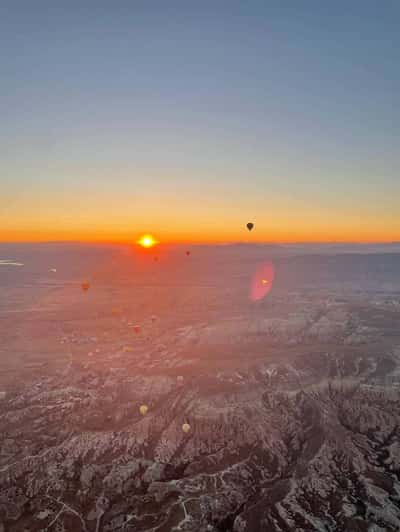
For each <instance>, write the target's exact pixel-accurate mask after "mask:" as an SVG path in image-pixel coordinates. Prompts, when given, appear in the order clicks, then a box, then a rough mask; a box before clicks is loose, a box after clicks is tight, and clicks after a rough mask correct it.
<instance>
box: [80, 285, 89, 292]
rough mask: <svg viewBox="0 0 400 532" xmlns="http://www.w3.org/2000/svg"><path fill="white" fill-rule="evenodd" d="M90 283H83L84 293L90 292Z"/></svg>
mask: <svg viewBox="0 0 400 532" xmlns="http://www.w3.org/2000/svg"><path fill="white" fill-rule="evenodd" d="M89 287H90V283H82V284H81V288H82V290H83V291H84V292H87V291H88V290H89Z"/></svg>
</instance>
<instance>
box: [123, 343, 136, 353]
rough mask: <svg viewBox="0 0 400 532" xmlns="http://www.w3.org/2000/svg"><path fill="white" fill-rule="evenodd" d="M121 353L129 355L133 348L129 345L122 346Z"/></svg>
mask: <svg viewBox="0 0 400 532" xmlns="http://www.w3.org/2000/svg"><path fill="white" fill-rule="evenodd" d="M122 351H123V352H124V353H130V352H131V351H133V348H132V347H131V346H130V345H124V347H123V348H122Z"/></svg>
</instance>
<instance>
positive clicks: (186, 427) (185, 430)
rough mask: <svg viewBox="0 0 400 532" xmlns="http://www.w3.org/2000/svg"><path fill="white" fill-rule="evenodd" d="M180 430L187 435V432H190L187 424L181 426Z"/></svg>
mask: <svg viewBox="0 0 400 532" xmlns="http://www.w3.org/2000/svg"><path fill="white" fill-rule="evenodd" d="M182 430H183V432H185V433H186V434H187V433H188V432H189V430H190V425H189V423H184V424H183V425H182Z"/></svg>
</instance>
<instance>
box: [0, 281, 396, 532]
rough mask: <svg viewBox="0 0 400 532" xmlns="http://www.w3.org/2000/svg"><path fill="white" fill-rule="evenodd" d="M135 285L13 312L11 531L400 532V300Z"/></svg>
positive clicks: (5, 427) (6, 492)
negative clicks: (153, 292) (254, 295)
mask: <svg viewBox="0 0 400 532" xmlns="http://www.w3.org/2000/svg"><path fill="white" fill-rule="evenodd" d="M132 290H133V291H134V293H135V294H136V301H135V305H140V309H141V310H140V312H141V314H140V315H141V320H140V321H138V320H137V319H135V318H137V313H136V314H135V313H134V312H133V310H132V309H131V308H130V307H129V306H127V303H126V300H123V298H122V300H120V301H118V302H116V301H115V298H113V306H112V308H111V307H110V305H109V302H108V298H107V297H105V298H104V299H103V296H102V295H101V294H103V292H101V289H100V288H99V295H98V296H97V295H96V296H91V297H93V298H94V299H93V301H92V302H91V303H90V305H94V307H92V306H90V307H89V306H88V307H85V305H86V304H87V303H86V302H85V301H86V300H85V301H84V302H83V303H82V300H78V299H76V301H75V300H74V301H72V302H71V301H70V300H68V299H66V296H65V294H64V292H62V297H61V293H60V292H58V291H56V292H54V293H53V292H50V293H47V297H46V298H45V299H43V300H40V302H38V303H36V304H37V305H38V306H37V307H36V308H39V310H40V308H41V307H40V305H43V310H42V311H41V312H38V311H35V312H33V311H32V310H30V311H29V312H26V313H23V319H22V318H21V319H18V321H17V323H16V325H17V327H15V328H14V329H12V330H11V329H10V328H9V327H6V326H5V324H6V323H7V324H9V323H10V322H9V319H10V316H9V312H7V313H3V314H2V315H1V317H2V319H3V320H5V321H3V328H2V339H3V345H2V351H3V352H4V351H5V347H7V345H8V346H9V349H14V348H15V346H17V345H22V344H19V343H18V342H20V341H21V340H20V337H19V336H18V337H17V336H16V334H17V333H16V332H15V331H17V330H19V331H20V333H21V335H22V336H23V338H24V339H25V340H26V338H27V337H28V338H29V339H30V342H31V343H32V344H34V346H36V349H37V350H38V349H39V348H38V347H37V346H41V345H42V344H41V343H40V342H41V336H43V334H46V335H47V339H51V342H53V343H52V344H51V349H53V350H54V353H56V352H59V353H60V355H59V357H58V359H57V360H54V361H48V363H47V364H46V365H45V364H44V363H43V359H40V358H38V357H39V354H38V351H35V357H36V358H35V357H33V354H32V353H31V352H30V351H29V349H28V347H29V346H25V349H26V351H27V353H31V354H30V357H31V358H29V357H28V355H26V356H27V357H28V358H27V360H28V359H29V360H30V361H31V366H29V367H30V375H29V378H28V377H26V378H25V375H26V373H23V372H22V369H21V375H24V378H22V377H21V378H19V379H18V378H16V377H15V375H14V374H13V373H12V372H11V370H8V373H7V375H8V378H7V379H3V380H2V381H1V384H2V390H3V391H2V394H1V395H0V530H1V531H2V532H3V531H4V532H11V531H12V532H16V531H32V532H36V531H45V530H46V531H47V530H48V531H60V532H61V531H77V532H80V531H84V532H100V531H104V532H106V531H108V532H111V531H129V530H131V531H137V532H145V531H148V532H150V531H154V532H156V531H157V532H168V531H182V532H183V531H187V532H189V531H193V532H197V531H198V532H202V531H204V532H205V531H210V532H222V531H226V532H228V531H231V532H258V531H260V532H261V531H268V532H275V531H276V532H289V531H298V532H302V531H314V530H315V531H325V532H328V531H329V532H330V531H332V532H333V531H371V532H372V531H374V532H384V531H398V530H400V327H399V319H400V304H399V303H400V296H399V295H396V293H395V292H390V293H388V292H382V291H380V292H378V291H375V292H372V291H370V292H368V293H366V292H364V293H359V292H353V293H348V294H340V295H339V296H338V294H337V291H336V290H330V291H329V290H328V292H327V291H326V290H322V289H321V288H320V287H315V289H314V290H309V289H305V288H304V286H303V287H302V289H301V290H298V291H296V292H284V291H279V290H276V292H274V291H272V293H271V294H270V295H269V296H268V299H267V300H265V301H263V302H262V304H261V305H258V306H256V307H254V306H252V305H250V304H249V303H241V302H240V297H241V296H240V297H238V298H237V299H235V297H236V296H232V295H229V292H227V291H226V290H225V286H222V287H219V288H218V289H217V294H215V290H213V291H212V293H211V292H207V293H205V291H204V287H202V288H201V289H197V288H193V287H192V292H191V294H190V295H188V291H187V290H185V291H181V292H180V296H177V295H176V293H175V292H174V293H173V295H171V299H172V300H173V299H174V298H177V303H179V305H178V304H177V306H176V310H174V313H173V314H174V317H173V319H172V318H171V317H169V318H168V316H170V315H171V312H170V310H168V309H170V308H171V304H170V299H168V298H167V296H166V295H165V297H164V300H163V301H164V303H163V304H162V305H161V304H159V305H158V307H157V309H156V310H157V313H156V314H152V313H150V307H151V305H150V304H149V303H148V302H147V303H146V301H147V300H146V301H145V300H144V299H140V297H139V296H138V293H139V290H138V289H137V287H133V288H132ZM158 290H161V289H158ZM174 290H175V288H174ZM104 291H105V292H104V293H106V292H107V293H109V286H108V287H105V288H104ZM132 293H133V292H130V294H132ZM64 296H65V297H64ZM79 297H81V296H79ZM143 297H144V296H143ZM77 298H78V296H77ZM95 298H97V299H95ZM104 302H106V303H107V305H106V306H105V303H104ZM61 303H62V305H61ZM116 303H118V305H120V308H119V307H118V309H117V308H116ZM61 307H62V312H63V314H62V316H63V317H62V319H61V318H60V314H59V312H61V311H60V308H61ZM94 308H95V311H94V310H93V309H94ZM24 312H25V311H24ZM48 313H50V314H48ZM65 313H67V315H68V319H67V317H66V316H67V315H66V314H65ZM44 316H45V317H44ZM14 320H15V318H14ZM137 324H139V325H140V330H139V328H137V329H136V331H137V332H132V327H135V326H137V327H138V325H137ZM24 345H25V344H24ZM40 349H42V350H43V349H44V348H43V347H41V348H40ZM49 351H50V347H49ZM62 353H64V354H63V355H62ZM32 357H33V358H32ZM47 357H48V355H47V351H46V353H45V358H44V360H48V358H47ZM32 360H34V361H35V363H32ZM35 364H36V365H35ZM9 367H11V366H9ZM142 407H145V408H142Z"/></svg>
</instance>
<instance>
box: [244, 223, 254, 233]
mask: <svg viewBox="0 0 400 532" xmlns="http://www.w3.org/2000/svg"><path fill="white" fill-rule="evenodd" d="M246 227H247V229H248V230H249V231H251V230H252V229H253V227H254V224H253V223H252V222H249V223H247V224H246Z"/></svg>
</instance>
